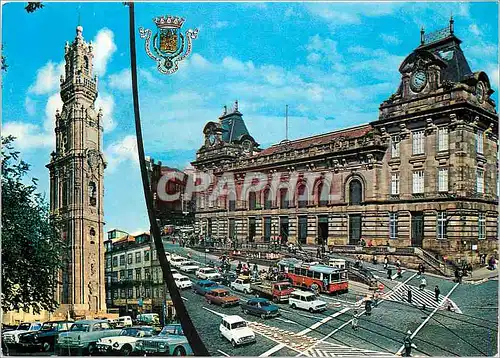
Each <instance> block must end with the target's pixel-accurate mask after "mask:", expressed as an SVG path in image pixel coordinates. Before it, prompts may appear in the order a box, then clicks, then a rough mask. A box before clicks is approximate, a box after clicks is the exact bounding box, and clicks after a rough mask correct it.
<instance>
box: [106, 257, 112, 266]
mask: <svg viewBox="0 0 500 358" xmlns="http://www.w3.org/2000/svg"><path fill="white" fill-rule="evenodd" d="M110 267H111V259H110V258H109V257H108V258H106V268H110Z"/></svg>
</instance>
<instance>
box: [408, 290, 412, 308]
mask: <svg viewBox="0 0 500 358" xmlns="http://www.w3.org/2000/svg"><path fill="white" fill-rule="evenodd" d="M411 296H412V293H411V288H409V287H408V303H409V304H410V305H411V299H412V297H411Z"/></svg>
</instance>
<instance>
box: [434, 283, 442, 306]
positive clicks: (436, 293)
mask: <svg viewBox="0 0 500 358" xmlns="http://www.w3.org/2000/svg"><path fill="white" fill-rule="evenodd" d="M440 293H441V290H440V289H439V286H438V285H436V287H435V288H434V297H435V298H436V302H439V294H440Z"/></svg>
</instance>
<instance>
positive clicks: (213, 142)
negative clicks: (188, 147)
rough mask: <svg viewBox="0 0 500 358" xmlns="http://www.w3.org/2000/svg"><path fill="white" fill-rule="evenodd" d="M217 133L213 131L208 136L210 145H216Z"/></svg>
mask: <svg viewBox="0 0 500 358" xmlns="http://www.w3.org/2000/svg"><path fill="white" fill-rule="evenodd" d="M215 139H216V138H215V134H213V133H211V134H210V135H209V136H208V143H210V145H214V144H215Z"/></svg>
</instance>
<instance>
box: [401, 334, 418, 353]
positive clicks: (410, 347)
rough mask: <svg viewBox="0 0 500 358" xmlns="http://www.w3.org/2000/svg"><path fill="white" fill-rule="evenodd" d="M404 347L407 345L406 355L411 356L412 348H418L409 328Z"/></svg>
mask: <svg viewBox="0 0 500 358" xmlns="http://www.w3.org/2000/svg"><path fill="white" fill-rule="evenodd" d="M403 344H404V347H405V357H411V349H412V348H417V346H416V345H415V344H413V340H412V338H411V331H410V330H408V332H406V337H405V339H404V341H403Z"/></svg>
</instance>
